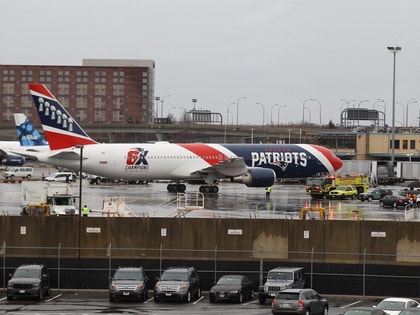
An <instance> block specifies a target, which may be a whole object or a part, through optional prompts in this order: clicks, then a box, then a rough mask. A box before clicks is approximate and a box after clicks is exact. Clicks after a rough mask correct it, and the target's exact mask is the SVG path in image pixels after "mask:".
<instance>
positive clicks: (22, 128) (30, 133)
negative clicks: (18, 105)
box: [13, 113, 48, 147]
mask: <svg viewBox="0 0 420 315" xmlns="http://www.w3.org/2000/svg"><path fill="white" fill-rule="evenodd" d="M13 116H14V118H15V124H16V130H17V134H18V137H19V142H20V145H21V146H23V147H31V146H42V145H48V142H46V141H45V140H44V139H43V138H42V137H41V135H40V134H39V132H38V130H36V128H35V127H34V126H33V125H32V123H31V122H30V121H29V119H28V118H27V117H26V116H25V114H21V113H15V114H13Z"/></svg>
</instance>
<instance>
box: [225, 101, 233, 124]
mask: <svg viewBox="0 0 420 315" xmlns="http://www.w3.org/2000/svg"><path fill="white" fill-rule="evenodd" d="M234 104H235V103H230V104H229V105H228V107H227V111H226V125H229V113H230V105H234ZM231 114H232V113H231ZM232 124H233V118H232Z"/></svg>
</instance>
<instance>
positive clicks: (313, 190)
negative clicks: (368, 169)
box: [306, 175, 369, 199]
mask: <svg viewBox="0 0 420 315" xmlns="http://www.w3.org/2000/svg"><path fill="white" fill-rule="evenodd" d="M342 185H351V186H354V187H355V188H356V189H357V193H358V194H360V193H363V192H366V191H367V190H368V188H369V177H368V176H365V175H353V176H332V175H331V176H320V177H309V178H307V180H306V191H307V192H309V193H310V194H311V197H312V198H315V199H322V198H324V197H328V195H329V193H330V191H331V190H334V189H335V188H336V187H337V186H342Z"/></svg>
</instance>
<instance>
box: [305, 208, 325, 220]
mask: <svg viewBox="0 0 420 315" xmlns="http://www.w3.org/2000/svg"><path fill="white" fill-rule="evenodd" d="M300 219H301V220H325V208H312V207H309V208H301V209H300Z"/></svg>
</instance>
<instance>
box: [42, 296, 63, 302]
mask: <svg viewBox="0 0 420 315" xmlns="http://www.w3.org/2000/svg"><path fill="white" fill-rule="evenodd" d="M60 296H62V294H59V295H56V296H54V297H53V298H51V299H49V300H46V301H45V303H48V302H51V301H54V300H55V299H58V298H59V297H60Z"/></svg>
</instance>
